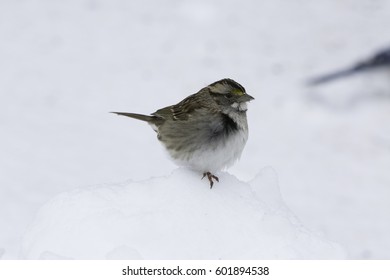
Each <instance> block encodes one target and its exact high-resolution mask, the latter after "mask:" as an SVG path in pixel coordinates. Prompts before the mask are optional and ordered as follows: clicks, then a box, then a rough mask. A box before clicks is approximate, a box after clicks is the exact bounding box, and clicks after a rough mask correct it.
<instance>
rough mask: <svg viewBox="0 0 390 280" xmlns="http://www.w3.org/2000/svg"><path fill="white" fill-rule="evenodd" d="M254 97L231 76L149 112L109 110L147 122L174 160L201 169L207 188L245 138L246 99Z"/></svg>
mask: <svg viewBox="0 0 390 280" xmlns="http://www.w3.org/2000/svg"><path fill="white" fill-rule="evenodd" d="M253 99H254V98H253V97H252V96H250V95H249V94H247V93H246V91H245V88H244V87H243V86H242V85H240V84H239V83H237V82H235V81H234V80H232V79H229V78H225V79H222V80H219V81H216V82H214V83H212V84H210V85H208V86H206V87H204V88H202V89H201V90H199V91H198V92H196V93H194V94H192V95H189V96H188V97H186V98H184V99H183V100H182V101H180V102H179V103H177V104H175V105H171V106H167V107H164V108H161V109H159V110H157V111H155V112H154V113H152V114H150V115H144V114H137V113H126V112H110V113H114V114H117V115H120V116H126V117H130V118H133V119H137V120H141V121H144V122H146V123H148V124H149V125H150V126H151V127H152V128H153V130H154V131H155V132H157V139H158V140H159V141H160V142H161V143H162V144H163V146H164V147H165V148H166V150H167V151H168V154H169V155H170V157H171V158H172V159H173V161H174V162H175V163H176V164H177V165H179V166H185V167H188V168H190V169H192V170H195V171H198V172H201V173H202V174H203V177H202V179H203V178H205V177H207V179H208V181H209V183H210V189H211V188H212V187H213V185H214V182H215V181H216V182H219V178H218V177H217V176H216V175H215V173H216V172H218V171H220V170H223V169H225V168H227V167H230V166H231V165H233V164H234V163H235V162H236V161H237V160H238V159H239V158H240V156H241V153H242V151H243V149H244V147H245V144H246V142H247V140H248V122H247V114H246V112H247V102H249V101H251V100H253Z"/></svg>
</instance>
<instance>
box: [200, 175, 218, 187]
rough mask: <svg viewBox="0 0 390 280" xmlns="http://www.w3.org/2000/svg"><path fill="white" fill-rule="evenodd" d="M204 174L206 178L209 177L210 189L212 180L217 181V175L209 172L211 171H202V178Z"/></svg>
mask: <svg viewBox="0 0 390 280" xmlns="http://www.w3.org/2000/svg"><path fill="white" fill-rule="evenodd" d="M206 176H207V179H209V182H210V189H212V188H213V185H214V181H213V180H215V181H217V182H219V178H218V177H217V176H215V175H213V174H211V172H205V173H203V177H202V179H203V178H204V177H206Z"/></svg>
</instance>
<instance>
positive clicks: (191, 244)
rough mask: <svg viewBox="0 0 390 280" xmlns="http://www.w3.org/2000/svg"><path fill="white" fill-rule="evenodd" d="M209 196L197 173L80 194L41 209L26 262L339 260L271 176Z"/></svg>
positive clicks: (228, 183)
mask: <svg viewBox="0 0 390 280" xmlns="http://www.w3.org/2000/svg"><path fill="white" fill-rule="evenodd" d="M219 179H220V183H216V184H215V185H214V187H213V189H210V188H209V186H208V182H207V181H206V180H200V176H199V174H197V173H193V172H191V171H188V170H185V169H177V170H175V171H174V172H173V173H172V174H171V175H169V176H167V177H158V178H151V179H149V180H146V181H141V182H131V181H130V182H125V183H121V184H107V185H101V186H94V187H88V188H80V189H75V190H73V191H70V192H65V193H62V194H60V195H58V196H57V197H55V198H53V199H52V200H51V201H49V202H48V203H47V204H46V205H44V206H43V207H42V208H41V209H40V211H39V213H38V215H37V217H36V219H35V222H34V223H33V224H32V225H31V226H30V228H29V229H28V231H27V232H26V234H25V236H24V238H23V245H22V250H21V258H23V259H50V258H54V259H60V258H61V259H339V258H345V257H346V256H345V253H344V251H343V250H342V249H341V248H340V247H339V246H338V245H337V244H334V243H332V242H329V241H327V240H324V239H322V238H321V237H319V236H317V235H316V234H314V233H312V232H310V231H308V230H307V229H305V228H304V227H303V226H302V225H301V224H300V222H299V221H298V220H297V218H296V217H295V216H294V215H293V214H292V213H291V212H290V211H289V209H288V208H287V207H286V205H285V204H284V202H283V199H282V197H281V195H280V191H279V187H278V182H277V176H276V174H275V172H274V171H273V169H271V168H265V169H263V170H262V171H261V172H260V173H259V174H258V175H257V176H256V177H255V178H254V179H253V180H251V181H250V182H249V183H244V182H241V181H239V180H238V179H236V178H235V177H234V176H232V175H230V174H228V173H221V174H219Z"/></svg>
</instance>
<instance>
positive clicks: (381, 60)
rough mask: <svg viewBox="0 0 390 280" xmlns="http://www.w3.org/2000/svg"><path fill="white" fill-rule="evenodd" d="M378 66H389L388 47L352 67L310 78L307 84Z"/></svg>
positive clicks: (321, 82) (318, 82)
mask: <svg viewBox="0 0 390 280" xmlns="http://www.w3.org/2000/svg"><path fill="white" fill-rule="evenodd" d="M378 68H390V48H387V49H383V50H381V51H379V52H377V53H376V54H375V55H374V56H372V57H371V58H369V59H367V60H364V61H361V62H359V63H357V64H355V65H354V66H352V67H349V68H346V69H344V70H340V71H337V72H333V73H330V74H327V75H322V76H319V77H316V78H313V79H310V80H309V81H308V85H311V86H316V85H319V84H323V83H326V82H329V81H332V80H336V79H339V78H342V77H347V76H350V75H353V74H357V73H360V72H364V71H370V70H373V69H378Z"/></svg>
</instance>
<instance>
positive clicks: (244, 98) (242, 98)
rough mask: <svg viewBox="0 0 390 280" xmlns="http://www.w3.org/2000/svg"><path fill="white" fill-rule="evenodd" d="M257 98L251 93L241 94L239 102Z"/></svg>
mask: <svg viewBox="0 0 390 280" xmlns="http://www.w3.org/2000/svg"><path fill="white" fill-rule="evenodd" d="M253 99H255V98H254V97H252V96H250V95H249V94H244V95H241V96H240V98H239V100H238V101H239V102H249V101H251V100H253Z"/></svg>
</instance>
